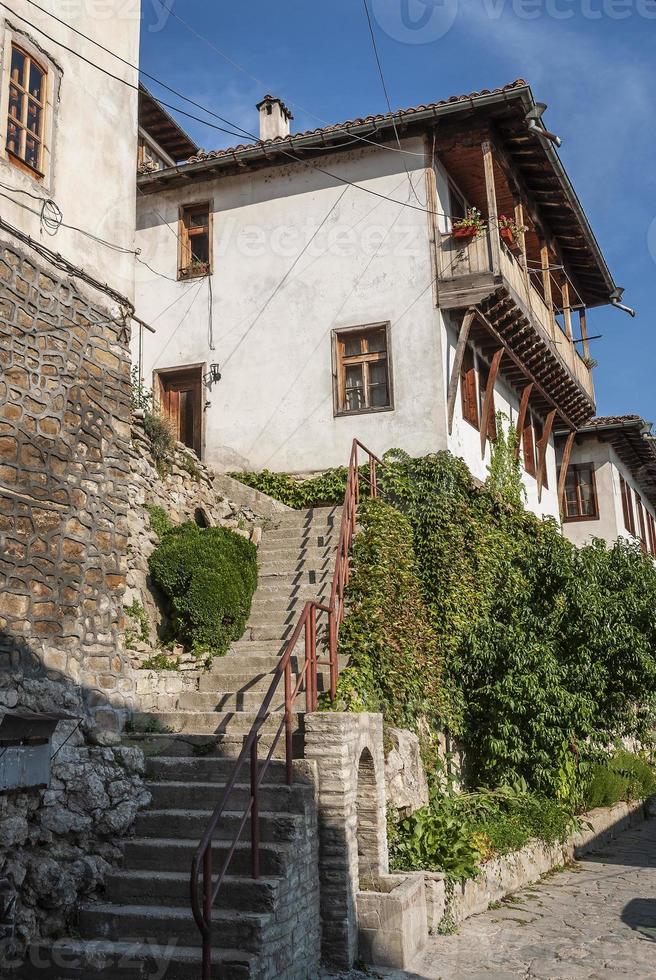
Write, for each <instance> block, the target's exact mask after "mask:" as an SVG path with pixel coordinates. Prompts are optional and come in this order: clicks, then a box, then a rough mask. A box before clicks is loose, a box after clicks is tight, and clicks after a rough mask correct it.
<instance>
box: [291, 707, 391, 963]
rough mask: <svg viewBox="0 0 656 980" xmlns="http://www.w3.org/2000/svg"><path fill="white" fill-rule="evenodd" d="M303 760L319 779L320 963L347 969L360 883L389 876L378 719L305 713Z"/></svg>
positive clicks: (353, 951) (353, 953) (354, 947)
mask: <svg viewBox="0 0 656 980" xmlns="http://www.w3.org/2000/svg"><path fill="white" fill-rule="evenodd" d="M305 758H306V759H308V760H313V761H315V762H316V764H317V772H318V779H319V803H318V806H319V841H320V843H319V882H320V887H321V927H322V957H323V960H324V961H325V962H326V963H328V964H331V965H334V966H336V967H339V968H341V969H350V968H351V967H352V966H353V963H354V962H355V960H356V959H357V955H358V921H357V908H356V895H357V893H358V891H359V890H360V884H361V882H363V881H364V879H368V880H374V879H378V878H380V877H381V876H382V875H386V874H387V871H388V859H387V822H386V799H385V760H384V753H383V719H382V715H371V714H364V713H363V714H346V713H344V714H341V713H340V714H338V713H336V712H318V713H315V714H312V715H306V717H305Z"/></svg>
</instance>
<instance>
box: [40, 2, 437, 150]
mask: <svg viewBox="0 0 656 980" xmlns="http://www.w3.org/2000/svg"><path fill="white" fill-rule="evenodd" d="M30 2H32V0H30ZM160 2H161V4H162V6H163V7H164V9H165V10H166V12H167V13H168V14H170V15H171V17H174V18H175V19H176V20H177V21H179V23H180V24H182V26H183V27H185V28H186V29H187V30H188V31H189V33H190V34H193V35H194V37H196V38H198V40H199V41H203V43H204V44H206V45H207V46H208V47H209V48H210V49H211V50H212V51H214V52H216V54H218V55H219V56H220V57H221V58H223V59H224V61H227V62H228V64H230V65H232V66H233V68H236V69H237V71H240V72H242V74H244V75H246V77H247V78H250V79H251V81H253V82H257V84H258V85H262V86H263V88H265V89H269V88H271V86H270V85H269V83H268V82H264V81H263V80H262V79H261V78H258V77H257V75H253V74H252V73H251V72H250V71H248V69H247V68H244V66H243V65H240V64H239V62H237V61H235V60H234V59H233V58H231V57H230V56H229V55H227V54H226V53H225V51H222V50H221V48H219V47H217V45H216V44H215V43H214V42H213V41H211V40H210V39H209V38H208V37H207V36H206V35H205V34H201V33H200V31H197V30H196V28H195V27H193V26H192V25H191V24H189V23H188V22H187V21H186V20H184V19H183V18H182V17H181V16H180V14H178V13H177V12H176V11H175V10H174V9H173V6H170V7H168V6H167V5H166V4H165V3H164V0H160ZM174 2H175V0H172V3H174ZM286 101H287V102H288V103H289V105H291V106H294V108H295V109H300V110H301V112H304V113H305V114H306V115H308V116H311V117H312V119H316V120H317V122H320V123H322V125H323V126H329V125H330V123H329V122H328V120H326V119H322V118H321V116H317V114H316V113H314V112H311V111H310V109H308V108H306V107H305V106H303V105H301V104H300V102H292V100H291V99H286ZM352 135H353V139H354V142H356V143H358V142H360V143H368V144H369V145H370V146H375V147H376V149H378V150H385V151H387V152H390V153H399V152H401V153H406V154H408V156H414V157H423V156H424V154H423V153H418V152H417V151H416V150H399V149H397V148H396V147H395V146H385V145H382V144H380V143H376V142H374V141H373V140H370V139H367V137H366V136H358V135H356V134H355V133H353V134H352ZM372 135H373V134H372ZM341 145H344V146H348V145H349V144H348V143H345V144H341ZM308 149H312V150H314V149H316V150H319V149H322V148H321V147H305V148H304V152H305V150H308Z"/></svg>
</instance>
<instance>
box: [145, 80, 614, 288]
mask: <svg viewBox="0 0 656 980" xmlns="http://www.w3.org/2000/svg"><path fill="white" fill-rule="evenodd" d="M535 105H536V104H535V101H534V99H533V94H532V92H531V88H530V86H529V85H528V84H527V83H526V82H523V81H521V80H520V81H518V82H515V83H513V84H511V85H508V86H505V87H504V88H503V89H496V90H493V91H491V92H489V91H488V92H480V93H475V94H473V95H471V96H462V97H458V98H454V99H449V100H446V101H444V102H438V103H434V104H432V105H427V106H419V107H415V108H412V109H406V110H400V111H399V112H396V113H394V115H393V116H392V114H390V113H387V114H385V115H380V116H369V117H367V118H366V119H362V120H355V121H353V122H348V123H343V124H338V125H335V126H328V127H325V128H323V129H317V130H313V131H311V132H309V133H301V134H294V135H292V136H290V137H287V138H285V139H277V140H269V141H267V142H264V143H262V142H258V143H254V144H251V145H244V146H237V147H234V148H229V149H226V150H218V151H215V152H213V153H209V154H202V156H201V155H199V156H198V157H197V158H196V159H193V160H191V161H190V162H188V163H185V164H180V165H179V166H177V167H171V168H168V169H166V170H160V171H157V172H154V173H150V174H143V175H140V176H139V177H138V184H139V188H140V190H141V191H142V192H143V193H144V194H149V193H157V192H160V191H162V190H165V189H169V188H175V187H183V186H184V187H187V186H188V185H189V183H190V182H192V181H206V180H214V179H216V178H218V177H220V176H231V175H235V174H239V173H244V172H245V171H250V170H257V169H260V168H266V167H271V166H273V165H276V166H282V165H287V166H289V165H290V162H291V163H293V162H300V163H301V165H303V166H305V167H307V166H308V165H312V164H313V163H317V164H319V165H320V161H321V160H322V158H323V157H324V156H325V155H329V154H335V153H338V152H342V147H344V149H345V151H346V152H349V153H352V152H353V149H354V145H353V142H352V140H351V139H349V138H348V137H358V136H360V137H364V138H366V140H368V141H370V142H371V141H372V142H374V143H377V142H378V143H381V144H382V143H385V142H390V141H393V140H394V139H395V129H396V131H398V133H399V135H400V136H401V138H403V137H407V136H412V135H421V134H424V135H425V137H426V149H427V161H429V160H430V151H431V148H432V144H433V136H434V137H435V152H436V154H437V155H438V156H440V157H442V158H443V159H444V160H445V163H446V165H447V168H448V169H449V170H452V171H453V176H454V177H457V178H458V180H462V181H463V182H465V183H468V182H471V185H470V186H468V187H467V188H466V187H463V190H464V191H466V192H467V193H468V196H470V199H471V200H472V201H477V200H482V201H485V194H484V188H483V189H482V196H481V188H480V187H474V186H473V185H474V182H475V181H478V180H481V181H482V180H483V174H482V168H481V166H480V152H481V151H480V147H481V141H482V139H492V140H493V142H494V146H495V151H496V152H495V169H496V171H497V174H498V176H499V178H501V177H502V176H503V178H504V180H501V179H499V187H500V190H501V193H500V196H499V210H500V212H503V210H506V211H508V212H510V211H511V210H512V206H513V200H514V198H513V194H515V195H521V197H523V199H524V201H525V203H526V204H527V206H528V210H529V215H530V218H531V221H532V223H533V225H534V226H535V228H536V229H538V230H539V232H540V234H541V235H542V236H543V237H544V238H545V239H546V240H548V241H549V242H550V243H551V244H552V246H553V248H554V250H555V251H556V252H557V254H559V255H560V256H561V257H562V260H563V262H564V263H565V264H567V266H568V270H569V272H570V276H571V278H572V280H573V281H574V283H575V286H576V288H577V290H578V292H579V294H580V296H581V300H582V302H583V303H584V304H585V305H586V306H599V305H602V304H605V303H609V302H610V295H611V293H612V292H613V290H615V288H616V286H615V283H614V281H613V277H612V276H611V274H610V271H609V269H608V266H607V265H606V262H605V260H604V257H603V255H602V252H601V249H600V247H599V245H598V243H597V240H596V239H595V236H594V234H593V232H592V229H591V227H590V224H589V222H588V220H587V217H586V215H585V213H584V211H583V208H582V206H581V203H580V201H579V199H578V197H577V195H576V194H575V192H574V189H573V187H572V185H571V182H570V180H569V178H568V176H567V174H566V172H565V169H564V167H563V165H562V163H561V161H560V158H559V156H558V153H557V152H556V149H555V147H554V146H553V145H552V144H551V143H550V142H549V141H548V140H546V139H541V138H540V137H539V136H537V135H535V133H532V132H530V131H529V128H528V123H527V120H526V116H527V113H528V112H529V111H530V110H531V109H534V108H535ZM361 147H362V150H363V152H366V151H367V150H371V151H372V152H373V150H374V147H370V146H368V145H367V143H362V144H361ZM305 151H311V152H308V153H306V152H305ZM399 166H401V164H399ZM478 175H480V176H478ZM504 184H506V185H507V186H508V188H510V191H509V192H507V193H504V192H503V186H504ZM534 244H535V245H537V241H536V242H535V243H534ZM530 245H531V242H529V247H530Z"/></svg>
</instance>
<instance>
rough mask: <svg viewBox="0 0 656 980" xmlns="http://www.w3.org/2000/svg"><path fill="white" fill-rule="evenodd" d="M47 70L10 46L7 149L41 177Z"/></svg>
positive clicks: (15, 47)
mask: <svg viewBox="0 0 656 980" xmlns="http://www.w3.org/2000/svg"><path fill="white" fill-rule="evenodd" d="M47 76H48V72H47V71H46V69H45V68H44V67H43V66H42V65H41V64H40V63H39V62H38V61H36V60H35V59H34V58H33V57H32V56H31V55H29V54H28V53H27V52H26V51H23V49H22V48H19V47H18V45H16V44H12V45H11V69H10V75H9V107H8V118H7V139H6V149H7V154H8V155H9V159H10V160H11V161H12V162H13V163H15V164H17V165H18V166H24V167H27V168H28V169H29V170H31V171H33V172H34V173H36V174H37V175H38V176H40V177H42V176H43V174H44V170H45V166H44V161H43V155H44V149H43V143H44V133H45V123H46V104H47Z"/></svg>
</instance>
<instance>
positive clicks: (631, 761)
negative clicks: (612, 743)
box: [583, 749, 656, 810]
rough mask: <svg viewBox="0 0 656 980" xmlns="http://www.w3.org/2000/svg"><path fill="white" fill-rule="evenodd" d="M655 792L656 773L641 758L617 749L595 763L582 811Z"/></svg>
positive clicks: (585, 791) (641, 797)
mask: <svg viewBox="0 0 656 980" xmlns="http://www.w3.org/2000/svg"><path fill="white" fill-rule="evenodd" d="M654 793H656V770H655V769H654V767H653V766H652V765H651V764H650V763H649V762H648V760H647V759H646V758H645V757H644V756H642V755H633V754H632V753H630V752H627V751H626V750H624V749H619V750H618V751H617V752H615V753H614V754H613V755H612V756H611V757H610V758H608V759H605V760H604V761H603V762H598V763H596V764H595V765H594V766H593V767H592V769H591V771H590V774H589V777H588V779H587V782H586V785H585V789H584V792H583V804H584V806H585V809H586V810H594V809H595V807H600V806H612V805H613V804H614V803H620V802H622V801H623V802H627V803H628V802H630V801H631V800H640V799H644V798H646V797H648V796H652V795H653V794H654Z"/></svg>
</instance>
